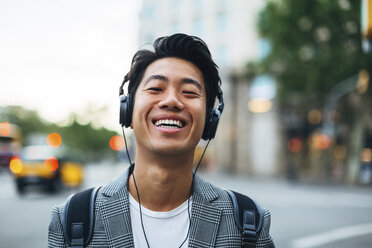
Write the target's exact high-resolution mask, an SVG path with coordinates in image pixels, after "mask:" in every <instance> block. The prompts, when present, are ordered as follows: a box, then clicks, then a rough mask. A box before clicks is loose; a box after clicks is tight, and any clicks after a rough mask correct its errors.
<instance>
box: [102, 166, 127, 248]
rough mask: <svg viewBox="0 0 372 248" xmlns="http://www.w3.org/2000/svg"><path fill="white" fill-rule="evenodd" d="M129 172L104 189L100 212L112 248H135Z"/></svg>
mask: <svg viewBox="0 0 372 248" xmlns="http://www.w3.org/2000/svg"><path fill="white" fill-rule="evenodd" d="M127 181H128V170H126V171H125V172H124V173H123V174H122V175H121V176H120V177H118V178H117V179H116V180H115V181H114V182H112V183H110V184H108V185H107V186H106V187H104V188H103V189H102V194H103V195H104V196H106V197H108V199H107V200H105V201H103V202H102V203H101V204H100V206H99V210H100V212H101V216H102V221H103V226H104V228H105V231H106V233H107V239H108V245H109V247H110V248H119V247H120V248H121V247H129V248H132V247H134V243H133V235H132V226H131V220H130V210H129V200H128V189H127Z"/></svg>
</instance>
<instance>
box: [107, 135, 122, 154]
mask: <svg viewBox="0 0 372 248" xmlns="http://www.w3.org/2000/svg"><path fill="white" fill-rule="evenodd" d="M109 143H110V148H111V149H112V150H114V151H120V150H122V149H123V148H124V140H123V137H121V136H120V135H114V136H112V137H111V139H110V142H109Z"/></svg>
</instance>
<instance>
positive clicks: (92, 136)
mask: <svg viewBox="0 0 372 248" xmlns="http://www.w3.org/2000/svg"><path fill="white" fill-rule="evenodd" d="M0 118H1V121H9V122H10V123H13V124H17V125H18V126H19V127H20V129H21V131H22V136H23V140H24V144H23V145H30V144H29V142H28V138H29V137H30V136H32V135H33V134H48V133H51V132H57V133H59V134H61V136H62V142H63V144H64V145H66V146H67V147H68V149H69V150H72V151H73V153H74V156H75V157H76V156H78V157H80V159H83V160H85V161H93V160H101V159H104V158H106V157H107V156H111V157H116V156H114V152H113V151H112V150H111V149H110V146H109V141H110V138H111V137H112V136H113V135H116V134H117V133H116V132H114V131H111V130H108V129H106V128H103V127H100V128H94V127H93V126H92V123H88V124H87V125H82V124H79V123H78V122H77V120H76V119H77V116H76V115H74V118H73V121H72V122H71V123H70V124H69V125H68V126H59V125H56V124H54V123H49V122H47V121H45V120H43V119H42V118H41V117H40V116H39V115H38V113H37V112H36V111H34V110H28V109H25V108H23V107H20V106H7V107H1V108H0Z"/></svg>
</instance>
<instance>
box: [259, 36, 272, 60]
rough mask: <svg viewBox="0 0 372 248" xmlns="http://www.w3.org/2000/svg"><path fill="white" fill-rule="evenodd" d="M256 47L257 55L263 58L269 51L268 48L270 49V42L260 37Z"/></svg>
mask: <svg viewBox="0 0 372 248" xmlns="http://www.w3.org/2000/svg"><path fill="white" fill-rule="evenodd" d="M258 49H259V55H258V56H259V58H260V59H264V58H266V57H267V55H269V53H270V50H271V46H270V43H269V42H268V41H267V40H266V39H260V40H259V45H258Z"/></svg>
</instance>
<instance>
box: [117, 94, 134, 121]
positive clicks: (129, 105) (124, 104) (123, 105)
mask: <svg viewBox="0 0 372 248" xmlns="http://www.w3.org/2000/svg"><path fill="white" fill-rule="evenodd" d="M132 99H133V98H132V94H130V93H129V94H128V95H126V96H125V95H122V96H120V120H119V122H120V125H121V126H125V127H130V125H131V124H132V113H133V100H132Z"/></svg>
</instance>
